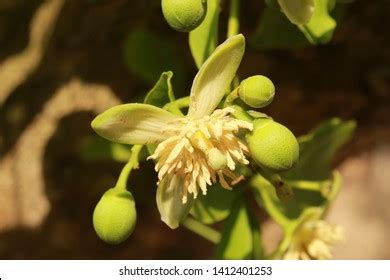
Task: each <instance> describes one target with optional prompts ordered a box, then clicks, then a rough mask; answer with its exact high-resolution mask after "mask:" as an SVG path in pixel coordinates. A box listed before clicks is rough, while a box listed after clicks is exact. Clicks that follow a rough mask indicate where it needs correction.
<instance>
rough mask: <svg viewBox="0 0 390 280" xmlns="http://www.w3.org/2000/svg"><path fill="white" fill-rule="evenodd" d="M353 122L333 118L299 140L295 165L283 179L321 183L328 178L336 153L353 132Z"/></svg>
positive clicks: (284, 174) (354, 124) (283, 175)
mask: <svg viewBox="0 0 390 280" xmlns="http://www.w3.org/2000/svg"><path fill="white" fill-rule="evenodd" d="M355 127H356V123H355V122H354V121H346V122H344V121H341V120H340V119H337V118H334V119H331V120H329V121H326V122H324V123H322V124H321V125H320V126H319V127H317V128H316V129H314V130H313V131H312V132H311V133H309V134H308V135H305V136H302V137H300V138H299V149H300V155H299V160H298V162H297V164H296V165H295V166H294V167H293V168H292V169H290V170H289V171H287V172H285V173H283V174H282V177H283V178H285V179H293V180H308V181H321V180H326V179H328V178H330V175H331V174H330V173H331V170H330V164H331V160H332V157H333V156H334V154H335V153H336V151H337V150H338V149H339V148H340V147H341V146H343V145H344V144H345V143H347V142H348V141H349V140H350V139H351V137H352V135H353V132H354V130H355Z"/></svg>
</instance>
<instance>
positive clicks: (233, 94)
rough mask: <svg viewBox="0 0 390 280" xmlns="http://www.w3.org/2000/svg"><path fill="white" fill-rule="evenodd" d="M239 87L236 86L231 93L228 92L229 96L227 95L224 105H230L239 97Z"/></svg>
mask: <svg viewBox="0 0 390 280" xmlns="http://www.w3.org/2000/svg"><path fill="white" fill-rule="evenodd" d="M238 89H239V87H236V88H235V89H234V90H233V91H232V92H231V93H229V94H228V96H226V99H225V102H224V103H223V107H228V106H230V105H232V104H233V102H234V100H236V99H237V98H238Z"/></svg>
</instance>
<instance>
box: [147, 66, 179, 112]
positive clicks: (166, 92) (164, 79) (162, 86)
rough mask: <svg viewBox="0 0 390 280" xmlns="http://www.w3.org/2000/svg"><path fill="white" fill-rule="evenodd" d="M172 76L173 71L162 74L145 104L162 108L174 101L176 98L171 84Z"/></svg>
mask: <svg viewBox="0 0 390 280" xmlns="http://www.w3.org/2000/svg"><path fill="white" fill-rule="evenodd" d="M172 76H173V73H172V72H171V71H168V72H164V73H162V74H161V76H160V79H159V80H158V81H157V83H156V84H155V85H154V87H153V88H152V89H151V90H150V91H149V92H148V94H147V95H146V97H145V100H144V103H146V104H150V105H154V106H157V107H160V108H162V107H164V105H165V104H167V103H169V102H171V101H174V100H175V96H174V94H173V89H172V84H171V79H172Z"/></svg>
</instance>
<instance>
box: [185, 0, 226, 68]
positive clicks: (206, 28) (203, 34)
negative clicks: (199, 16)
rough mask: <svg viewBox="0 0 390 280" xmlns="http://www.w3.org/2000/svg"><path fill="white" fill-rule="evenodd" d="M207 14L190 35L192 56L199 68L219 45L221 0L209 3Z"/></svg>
mask: <svg viewBox="0 0 390 280" xmlns="http://www.w3.org/2000/svg"><path fill="white" fill-rule="evenodd" d="M207 5H208V7H207V14H206V17H205V19H204V20H203V22H202V23H201V25H200V26H199V27H197V28H196V29H195V30H193V31H191V32H190V34H189V43H190V48H191V53H192V56H193V58H194V60H195V64H196V66H197V67H198V68H200V66H201V65H202V64H203V62H204V61H206V59H207V58H208V57H209V55H210V54H211V53H212V52H213V51H214V49H215V48H216V46H217V43H218V18H219V13H220V7H219V5H220V0H212V1H208V4H207Z"/></svg>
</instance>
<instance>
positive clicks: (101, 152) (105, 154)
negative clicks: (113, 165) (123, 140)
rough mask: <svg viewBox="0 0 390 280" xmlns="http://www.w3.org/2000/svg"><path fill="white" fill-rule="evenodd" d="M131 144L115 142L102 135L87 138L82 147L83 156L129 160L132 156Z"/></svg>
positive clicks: (93, 158) (91, 158)
mask: <svg viewBox="0 0 390 280" xmlns="http://www.w3.org/2000/svg"><path fill="white" fill-rule="evenodd" d="M130 153H131V151H130V146H129V145H124V144H118V143H113V142H110V141H108V140H105V139H103V138H101V137H90V138H87V139H86V141H85V142H84V143H83V145H82V147H81V157H82V158H83V159H84V160H91V161H92V160H106V159H113V160H115V161H118V162H127V161H128V160H129V157H130Z"/></svg>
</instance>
